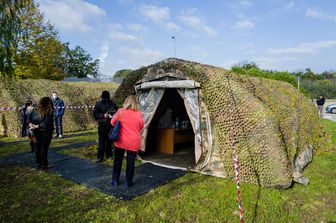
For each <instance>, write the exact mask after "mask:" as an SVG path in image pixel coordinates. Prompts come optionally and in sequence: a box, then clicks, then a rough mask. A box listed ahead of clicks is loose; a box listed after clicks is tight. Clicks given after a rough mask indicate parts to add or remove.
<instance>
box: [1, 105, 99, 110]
mask: <svg viewBox="0 0 336 223" xmlns="http://www.w3.org/2000/svg"><path fill="white" fill-rule="evenodd" d="M58 108H66V109H92V108H94V106H91V105H86V106H81V105H79V106H77V105H70V106H63V107H55V109H58ZM21 109H23V107H0V111H19V110H21Z"/></svg>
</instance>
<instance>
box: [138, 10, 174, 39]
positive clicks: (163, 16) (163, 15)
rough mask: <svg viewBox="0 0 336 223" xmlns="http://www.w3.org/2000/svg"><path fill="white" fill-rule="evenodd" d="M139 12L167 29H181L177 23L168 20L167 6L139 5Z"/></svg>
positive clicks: (168, 11)
mask: <svg viewBox="0 0 336 223" xmlns="http://www.w3.org/2000/svg"><path fill="white" fill-rule="evenodd" d="M140 13H141V14H142V15H143V16H145V17H146V18H149V19H150V20H152V21H153V22H155V23H157V24H159V25H161V26H162V27H163V28H165V29H167V30H174V31H177V32H179V31H180V30H181V29H180V27H179V26H178V25H177V24H175V23H173V22H171V21H170V9H169V8H168V7H159V6H154V5H143V6H141V7H140Z"/></svg>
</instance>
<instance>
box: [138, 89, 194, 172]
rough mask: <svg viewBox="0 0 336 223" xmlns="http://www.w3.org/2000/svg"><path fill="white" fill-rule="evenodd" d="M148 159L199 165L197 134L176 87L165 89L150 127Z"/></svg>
mask: <svg viewBox="0 0 336 223" xmlns="http://www.w3.org/2000/svg"><path fill="white" fill-rule="evenodd" d="M145 151H146V152H145V153H144V154H142V158H143V160H145V161H151V162H154V163H158V164H163V165H169V166H175V167H181V168H187V167H191V166H194V165H195V163H196V162H195V134H194V131H193V128H192V125H191V122H190V118H189V116H188V113H187V110H186V108H185V104H184V101H183V99H182V98H181V96H180V94H179V93H178V92H177V90H176V89H174V88H169V89H165V92H164V94H163V96H162V99H161V101H160V103H159V105H158V107H157V109H156V112H155V114H154V116H153V119H152V121H151V123H150V125H149V127H148V133H147V140H146V150H145Z"/></svg>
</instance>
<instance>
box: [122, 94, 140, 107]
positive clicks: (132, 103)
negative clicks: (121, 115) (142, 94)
mask: <svg viewBox="0 0 336 223" xmlns="http://www.w3.org/2000/svg"><path fill="white" fill-rule="evenodd" d="M123 108H124V109H131V110H136V111H137V110H139V102H138V99H137V98H136V96H135V95H130V96H128V97H127V98H126V100H125V102H124V105H123Z"/></svg>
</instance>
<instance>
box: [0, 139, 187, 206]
mask: <svg viewBox="0 0 336 223" xmlns="http://www.w3.org/2000/svg"><path fill="white" fill-rule="evenodd" d="M94 144H96V142H86V143H78V144H73V145H66V146H59V147H54V148H50V150H49V155H48V160H49V162H50V163H53V164H55V166H54V167H53V168H51V169H49V170H48V171H47V172H51V173H56V174H57V175H59V176H61V177H63V178H66V179H69V180H71V181H73V182H76V183H79V184H84V185H86V186H87V187H90V188H93V189H96V190H99V191H101V192H103V193H106V194H110V195H112V196H114V197H116V198H118V199H121V200H131V199H133V198H135V197H137V196H140V195H142V194H145V193H147V192H149V191H150V190H152V189H154V188H156V187H158V186H160V185H162V184H165V183H168V182H169V181H172V180H174V179H177V178H179V177H181V176H183V175H184V174H185V171H183V170H176V169H169V168H165V167H160V166H156V165H153V164H150V163H144V164H141V165H139V166H137V167H136V169H135V176H134V182H135V184H134V186H133V187H130V188H128V189H126V188H125V186H124V179H125V175H124V171H122V175H121V177H120V180H121V184H120V185H119V186H117V187H113V186H111V185H110V181H111V175H112V167H110V166H107V165H105V164H103V163H98V164H97V163H94V162H92V161H90V160H86V159H82V158H78V157H73V156H68V155H64V154H60V153H57V151H59V150H62V149H68V148H76V147H77V148H78V147H85V146H90V145H94ZM16 164H21V165H25V166H30V167H36V164H35V156H34V154H32V153H27V152H25V153H17V154H11V155H9V156H8V157H7V159H5V160H2V161H0V167H1V166H8V165H16Z"/></svg>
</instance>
